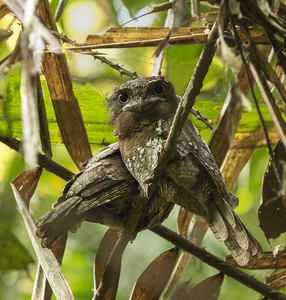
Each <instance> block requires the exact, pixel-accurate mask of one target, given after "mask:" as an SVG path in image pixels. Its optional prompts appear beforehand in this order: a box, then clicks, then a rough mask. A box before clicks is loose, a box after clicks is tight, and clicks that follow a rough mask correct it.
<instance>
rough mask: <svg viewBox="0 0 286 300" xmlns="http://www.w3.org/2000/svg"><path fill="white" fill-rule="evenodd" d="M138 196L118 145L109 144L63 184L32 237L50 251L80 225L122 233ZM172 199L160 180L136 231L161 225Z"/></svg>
mask: <svg viewBox="0 0 286 300" xmlns="http://www.w3.org/2000/svg"><path fill="white" fill-rule="evenodd" d="M138 195H139V189H138V183H137V181H136V180H135V179H134V178H133V177H132V175H131V174H130V173H129V171H128V170H127V169H126V167H125V165H124V163H123V161H122V158H121V156H120V152H119V150H118V143H115V144H111V145H110V146H108V147H107V148H105V149H103V150H102V151H100V152H99V153H97V154H96V155H95V156H94V157H93V158H91V159H90V160H89V162H88V163H87V165H86V166H85V168H84V169H83V170H82V171H81V172H80V173H78V174H77V175H75V176H74V177H73V178H72V179H71V180H70V181H69V182H68V183H67V184H66V186H65V188H64V190H63V195H62V196H61V197H60V198H59V199H58V202H57V205H56V206H55V207H54V208H53V209H52V210H50V211H49V212H47V213H46V214H45V215H44V216H42V217H41V218H40V219H39V220H38V222H37V224H36V226H37V231H36V234H37V236H38V237H40V238H41V239H42V246H43V247H47V248H51V247H52V246H53V245H54V244H56V243H57V241H58V240H59V239H60V237H61V236H62V235H63V234H65V233H66V232H68V231H76V230H77V229H78V227H79V226H80V224H81V223H82V222H83V221H89V222H94V223H101V224H104V225H107V226H109V227H113V228H114V227H115V228H117V229H118V230H123V229H124V228H125V224H126V221H127V219H128V216H129V215H130V212H131V208H132V202H133V201H134V200H135V199H136V198H137V197H138ZM172 197H173V195H170V186H169V184H168V182H164V180H162V182H161V184H159V185H158V188H157V189H156V191H155V193H154V194H153V195H152V197H151V199H150V203H149V205H148V206H147V207H145V208H144V209H143V211H142V215H141V218H140V220H139V223H138V225H137V228H136V231H137V232H138V231H140V230H143V229H146V228H152V227H154V226H156V225H158V224H160V223H161V222H163V220H164V219H165V218H167V216H168V215H169V213H170V212H171V210H172V209H173V206H174V203H173V202H171V201H166V200H168V198H170V199H171V198H172Z"/></svg>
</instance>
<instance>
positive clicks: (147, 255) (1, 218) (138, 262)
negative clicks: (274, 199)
mask: <svg viewBox="0 0 286 300" xmlns="http://www.w3.org/2000/svg"><path fill="white" fill-rule="evenodd" d="M160 2H163V1H153V2H152V4H155V3H160ZM56 4H57V1H51V7H52V10H53V11H55V7H56ZM149 5H150V1H131V0H129V1H127V0H125V1H120V0H114V1H95V0H94V1H93V0H84V1H79V0H73V1H69V2H68V5H67V7H66V9H65V11H64V13H63V16H62V18H61V19H60V21H59V22H58V24H57V25H58V27H59V31H60V32H63V33H64V34H67V36H68V37H69V38H70V39H76V40H77V41H78V42H83V41H84V40H85V38H86V36H87V35H88V34H100V33H103V32H105V31H106V29H108V28H109V27H113V26H118V25H120V24H122V23H124V22H126V21H128V20H129V19H130V18H131V17H134V16H135V17H136V16H139V15H141V14H143V13H145V12H146V11H147V10H148V9H150V6H149ZM201 8H202V11H204V10H205V11H207V10H208V8H207V7H204V6H202V7H201ZM165 18H166V13H165V12H161V13H158V14H156V15H149V16H147V17H142V18H140V19H138V20H137V21H133V22H130V23H129V24H127V25H125V26H163V25H164V20H165ZM9 22H11V17H10V16H6V17H5V18H3V19H2V20H1V23H0V28H4V27H6V26H7V24H9ZM13 30H14V32H17V31H18V30H20V25H19V24H17V23H14V24H13ZM15 38H16V37H15V34H14V37H12V38H10V39H9V40H8V41H7V42H6V43H2V44H1V46H0V47H1V48H0V59H2V58H3V57H5V55H6V54H7V53H8V52H9V51H10V50H11V49H12V47H13V45H14V43H15ZM202 48H203V45H188V46H180V47H175V46H174V47H170V48H169V49H168V50H167V53H166V57H165V60H164V63H163V72H162V73H163V74H164V75H166V76H167V77H168V78H169V79H170V80H171V81H172V82H173V83H174V85H175V88H176V92H177V94H178V95H182V93H183V92H184V89H185V86H186V84H187V82H188V80H189V78H190V76H191V74H192V72H193V70H194V67H195V64H196V62H197V60H198V57H199V55H200V52H201V50H202ZM153 51H154V48H140V49H116V50H104V51H102V52H104V53H105V54H106V56H107V57H108V58H109V59H110V60H112V61H113V62H117V63H119V64H120V65H123V66H124V67H126V68H128V69H130V70H132V71H135V70H136V72H137V73H138V74H140V75H141V76H150V75H151V73H152V68H153V63H154V58H152V57H151V55H152V53H153ZM67 59H68V63H69V68H70V72H71V75H72V78H73V80H74V89H75V93H76V97H77V98H78V100H79V102H80V105H81V109H82V113H83V117H84V121H85V124H86V127H87V129H88V135H89V139H90V141H91V143H92V144H93V148H92V150H93V153H96V152H97V151H98V150H99V149H100V148H102V146H100V145H99V144H100V143H101V142H102V141H103V138H105V142H113V141H115V139H114V138H113V137H112V128H111V126H109V125H108V114H107V111H106V109H105V105H104V97H105V96H106V94H107V93H108V92H110V91H111V90H112V89H113V88H114V87H115V86H117V85H118V84H120V83H121V82H124V81H126V80H129V78H127V77H126V76H122V77H121V76H120V75H119V74H118V73H117V72H116V71H115V70H112V69H110V68H109V67H108V66H107V65H104V64H102V63H101V62H100V61H97V60H94V59H93V58H92V57H88V56H83V55H80V54H72V53H67ZM19 70H20V65H19V64H18V65H17V66H16V67H15V68H14V70H13V72H11V73H10V74H9V75H11V76H12V78H13V80H14V81H13V82H12V81H11V80H10V81H9V79H10V78H7V77H6V78H5V79H3V80H1V82H0V93H2V94H4V95H5V97H6V98H5V99H6V100H5V101H8V102H9V105H10V106H13V105H14V106H15V107H16V106H18V105H17V103H19V101H20V79H19V76H20V75H19V73H17V71H19ZM14 71H15V72H14ZM17 74H18V75H17ZM231 79H232V73H231V71H230V70H228V69H227V67H226V66H224V65H223V64H222V62H221V61H220V59H219V57H216V58H215V60H214V62H213V64H212V67H211V70H210V72H209V74H208V76H207V77H206V79H205V82H204V88H203V89H202V92H201V93H200V95H199V97H198V99H197V103H196V105H195V108H197V109H200V110H202V112H203V114H204V115H205V116H206V117H208V118H210V119H213V120H216V118H217V117H218V114H219V111H220V107H221V103H222V102H223V101H224V100H225V97H226V94H227V92H228V88H229V85H230V83H231ZM17 81H18V83H17ZM44 94H45V100H46V101H48V99H47V98H48V93H47V91H46V92H45V88H44ZM3 103H4V102H3ZM3 103H2V105H4V104H3ZM6 103H7V102H6ZM47 112H48V118H49V125H50V130H51V138H52V141H53V142H54V144H53V159H54V160H55V161H57V162H58V163H59V164H62V165H64V166H65V167H66V168H68V169H70V170H72V171H73V172H77V169H76V167H75V165H74V164H73V162H72V161H71V159H70V158H69V156H68V154H67V151H66V150H65V148H64V146H63V145H61V144H60V138H59V136H58V134H57V130H58V129H57V127H56V123H55V117H54V116H53V113H52V109H51V104H49V105H48V106H47ZM265 116H266V117H267V115H265ZM95 119H96V121H94V120H95ZM14 121H15V122H14V123H13V124H14V125H13V126H16V127H17V126H18V127H17V128H14V130H15V132H18V134H19V136H18V137H20V135H21V128H20V112H18V115H17V113H16V114H15V116H14ZM17 122H18V125H17ZM194 122H195V123H196V125H197V126H198V128H199V129H200V130H201V133H202V135H203V137H204V138H205V139H206V141H207V140H208V138H209V136H210V131H209V130H208V129H207V128H206V127H205V126H204V125H202V124H201V123H199V122H196V121H195V120H194ZM258 128H259V121H258V118H257V116H256V112H255V110H253V111H251V112H245V114H244V115H243V118H242V120H241V124H240V128H239V130H241V131H248V130H254V129H258ZM267 161H268V154H267V151H266V149H265V148H260V149H257V150H255V152H254V154H253V156H252V158H251V160H250V161H249V163H248V164H247V165H246V167H245V168H244V170H243V171H242V173H241V175H240V177H239V179H238V181H237V183H236V184H235V186H234V188H233V192H234V193H235V194H236V195H237V196H238V197H239V198H240V206H239V207H238V208H237V210H236V212H237V214H238V215H239V217H240V218H241V219H242V221H243V222H244V223H245V224H246V226H247V228H248V229H249V230H250V231H251V232H252V233H253V235H254V236H255V237H256V238H257V239H258V240H259V242H260V243H261V245H262V247H263V250H268V249H270V246H269V244H268V243H267V241H266V239H265V236H264V234H263V232H262V231H261V229H260V228H259V222H258V217H257V210H258V206H259V202H260V197H261V190H260V189H261V181H262V177H263V174H264V171H265V166H266V163H267ZM23 170H24V162H23V158H22V157H21V156H20V155H18V154H16V153H15V152H13V151H12V150H10V149H9V148H8V147H6V146H4V145H2V144H0V201H1V202H0V224H1V227H0V230H2V228H3V230H5V229H7V228H10V230H12V232H13V233H14V234H15V235H16V236H17V238H18V239H19V241H20V242H21V244H22V245H23V246H24V247H25V248H26V249H27V251H28V252H29V254H30V255H31V256H32V257H33V259H34V260H36V256H35V254H34V251H33V248H32V246H31V244H30V240H29V238H28V235H27V233H26V229H25V227H24V225H23V221H22V218H21V216H20V215H19V213H18V212H17V208H16V203H15V200H14V196H13V194H12V190H11V188H10V182H11V181H12V180H13V179H14V178H15V177H16V176H17V175H18V174H19V173H20V172H22V171H23ZM64 184H65V182H64V181H63V180H61V179H59V178H58V177H56V176H54V175H53V174H50V173H48V172H47V171H44V172H43V176H42V177H41V180H40V183H39V186H38V189H37V195H35V197H34V199H33V201H32V203H31V206H30V208H31V210H32V213H33V216H34V218H35V219H36V220H37V219H38V218H39V217H40V216H41V215H43V214H44V213H45V212H46V211H48V210H49V209H50V208H51V205H52V203H54V202H55V201H56V199H57V198H58V196H59V195H60V194H61V190H62V188H63V186H64ZM177 213H178V207H177V208H176V209H175V210H174V211H173V212H172V214H171V216H170V217H169V218H168V219H167V220H166V221H165V223H164V225H166V226H167V227H169V228H171V229H173V230H176V217H177ZM106 229H107V228H106V227H104V226H101V225H98V224H87V223H84V224H83V225H82V226H81V228H80V229H79V230H78V231H77V233H76V234H69V239H68V245H67V250H66V253H65V256H64V260H63V265H62V268H63V273H64V274H65V275H66V277H67V279H68V281H69V283H70V285H71V287H72V290H73V293H74V296H75V298H76V299H91V298H92V296H93V291H92V287H93V279H92V268H93V263H94V257H95V254H96V251H97V249H98V246H99V243H100V240H101V238H102V237H103V235H104V232H105V231H106ZM284 242H285V240H284V237H281V238H280V239H279V240H278V241H277V242H276V241H275V243H276V244H279V243H284ZM202 246H203V247H205V248H206V250H208V251H210V252H212V253H214V254H215V255H218V256H219V257H221V258H224V257H225V255H226V254H227V249H226V247H225V246H224V245H222V244H219V243H217V241H216V240H215V238H214V237H213V236H212V234H211V233H208V234H207V235H206V237H205V238H204V241H203V245H202ZM170 247H171V244H169V243H168V242H166V241H165V240H163V239H161V238H159V237H158V236H156V235H154V234H153V233H152V232H149V231H144V232H142V233H140V234H139V235H138V237H137V239H136V240H135V241H134V242H133V243H132V244H130V245H129V246H128V248H127V250H126V251H125V254H124V257H123V269H122V274H123V276H121V278H120V284H119V292H118V299H127V298H128V296H129V294H130V292H131V290H132V286H133V284H134V283H135V281H136V278H138V277H139V275H140V274H141V273H142V271H143V270H144V269H145V268H146V266H147V265H148V264H149V263H150V262H151V261H152V260H153V259H154V258H155V257H157V256H158V255H159V254H160V253H162V252H163V251H164V250H166V249H168V248H170ZM0 250H1V249H0ZM13 251H14V249H11V253H13ZM22 266H23V264H22ZM20 268H21V267H20ZM270 272H271V271H256V273H255V274H257V275H255V277H256V278H258V279H260V280H262V279H263V278H264V277H265V276H267V275H269V274H270ZM216 273H217V271H216V270H214V269H212V268H210V267H208V266H206V265H204V264H203V263H202V262H201V261H199V260H197V259H195V258H194V259H192V261H191V263H190V264H189V266H188V267H187V269H186V271H185V272H184V276H183V277H182V278H181V283H182V282H184V281H186V280H189V279H190V278H192V284H193V285H196V284H197V283H199V282H200V281H202V280H203V279H204V278H206V277H209V276H211V275H214V274H216ZM35 274H36V263H30V264H28V265H27V267H26V269H25V270H24V269H22V270H21V269H20V270H18V271H15V270H13V271H11V270H7V271H2V272H1V276H0V295H1V297H3V299H15V300H24V299H30V296H31V293H32V289H33V283H34V278H35ZM229 291H231V292H229ZM226 298H227V299H242V298H246V299H258V298H259V295H258V294H257V293H256V292H253V291H252V290H250V289H248V288H246V287H245V286H242V285H240V284H239V283H237V282H235V281H234V280H232V279H229V278H225V281H224V283H223V287H222V291H221V294H220V298H219V299H226Z"/></svg>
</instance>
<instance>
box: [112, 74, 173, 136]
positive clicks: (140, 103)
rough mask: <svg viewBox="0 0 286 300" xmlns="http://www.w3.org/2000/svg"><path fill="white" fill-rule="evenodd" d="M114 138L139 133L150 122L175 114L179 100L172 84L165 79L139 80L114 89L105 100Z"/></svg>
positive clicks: (146, 78) (157, 77)
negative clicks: (133, 132) (106, 100)
mask: <svg viewBox="0 0 286 300" xmlns="http://www.w3.org/2000/svg"><path fill="white" fill-rule="evenodd" d="M108 104H109V113H110V122H111V123H114V135H115V136H117V135H120V134H124V133H128V132H130V131H138V130H140V129H142V128H143V127H144V124H145V125H146V124H149V123H151V122H153V121H157V120H160V119H164V118H168V117H170V116H173V115H174V114H175V112H176V108H177V105H178V101H177V98H176V94H175V91H174V88H173V85H172V83H171V82H169V81H168V80H167V79H166V78H165V77H164V76H152V77H144V78H138V79H135V80H131V81H128V82H125V83H123V84H121V85H119V86H118V87H116V88H115V89H114V90H113V93H112V95H111V97H110V98H109V99H108Z"/></svg>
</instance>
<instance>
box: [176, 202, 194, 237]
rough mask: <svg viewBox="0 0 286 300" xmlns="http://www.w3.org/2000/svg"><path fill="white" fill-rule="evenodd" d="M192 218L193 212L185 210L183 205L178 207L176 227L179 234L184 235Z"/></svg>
mask: <svg viewBox="0 0 286 300" xmlns="http://www.w3.org/2000/svg"><path fill="white" fill-rule="evenodd" d="M192 218H193V214H192V213H191V212H189V211H187V210H186V209H185V208H184V207H181V208H180V211H179V215H178V219H177V227H178V232H179V234H180V235H182V236H186V234H187V231H188V228H189V226H190V223H191V221H192Z"/></svg>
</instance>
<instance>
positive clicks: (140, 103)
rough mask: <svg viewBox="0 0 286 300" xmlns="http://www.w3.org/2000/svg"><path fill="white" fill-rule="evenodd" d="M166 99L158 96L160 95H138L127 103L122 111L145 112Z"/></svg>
mask: <svg viewBox="0 0 286 300" xmlns="http://www.w3.org/2000/svg"><path fill="white" fill-rule="evenodd" d="M164 101H165V99H164V98H161V97H158V96H148V97H144V98H142V97H136V98H133V99H132V101H131V102H130V103H127V104H126V105H125V106H124V107H123V108H122V111H137V112H144V111H146V110H147V109H149V108H150V107H152V106H153V105H154V104H157V103H159V102H164Z"/></svg>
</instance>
